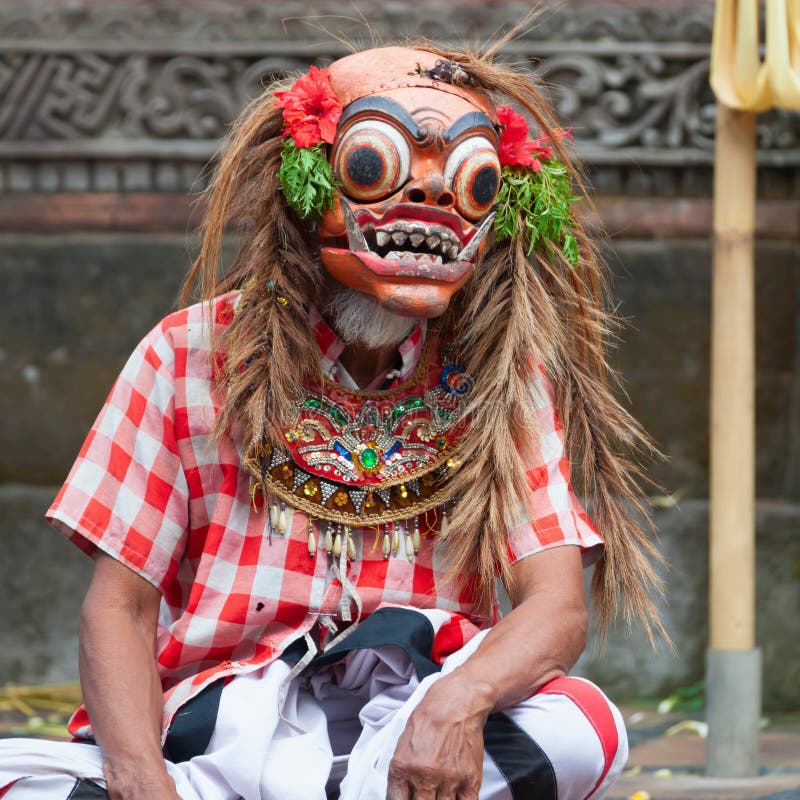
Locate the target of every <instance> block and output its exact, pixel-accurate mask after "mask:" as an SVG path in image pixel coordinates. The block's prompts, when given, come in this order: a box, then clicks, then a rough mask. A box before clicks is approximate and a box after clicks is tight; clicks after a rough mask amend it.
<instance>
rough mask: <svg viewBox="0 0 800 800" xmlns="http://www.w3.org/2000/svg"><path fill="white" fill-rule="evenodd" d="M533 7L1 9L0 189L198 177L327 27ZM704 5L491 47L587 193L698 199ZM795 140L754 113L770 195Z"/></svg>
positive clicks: (708, 129) (190, 181)
mask: <svg viewBox="0 0 800 800" xmlns="http://www.w3.org/2000/svg"><path fill="white" fill-rule="evenodd" d="M529 5H530V4H529V3H519V2H489V3H479V2H474V0H461V2H445V1H444V0H433V2H428V3H425V4H424V9H425V14H424V15H423V14H420V13H419V12H418V11H417V13H414V11H412V10H411V9H414V10H416V9H420V8H422V6H419V5H416V6H415V5H413V4H406V3H389V2H384V3H362V4H361V8H362V11H363V16H364V19H363V20H360V19H355V18H353V16H352V12H351V10H350V9H349V7H347V8H346V10H345V11H344V12H343V10H342V9H343V5H342V4H341V3H339V2H332V0H322V1H321V2H316V3H314V4H313V5H312V7H311V8H310V7H309V3H307V2H298V1H297V0H287V2H281V3H264V2H260V3H253V2H242V3H224V2H216V3H208V2H186V0H184V1H183V2H181V1H180V0H173V1H172V2H169V3H167V2H148V3H134V2H127V3H119V2H110V3H99V2H82V3H81V2H78V3H70V4H66V3H50V2H44V3H42V2H39V3H13V2H11V3H6V4H3V6H2V7H0V191H2V192H6V193H20V192H32V191H33V192H44V193H48V192H141V191H145V192H150V191H153V192H186V191H190V190H192V189H195V190H196V189H199V188H202V185H203V178H202V177H200V176H201V172H202V167H203V165H204V164H205V163H206V162H208V160H209V159H211V158H212V157H213V155H214V153H215V151H216V149H217V147H218V140H219V138H220V137H221V136H222V135H223V134H224V132H225V130H226V128H227V126H228V124H229V123H230V121H231V120H232V119H233V118H234V117H235V116H236V114H237V113H238V111H239V110H240V109H241V108H242V107H243V106H244V104H245V103H246V102H247V101H248V100H249V99H250V98H252V97H254V96H255V95H257V94H258V92H259V91H260V89H261V88H262V86H263V85H264V83H266V82H268V81H270V80H271V79H272V78H274V77H275V76H278V75H283V74H285V73H287V72H291V71H293V70H304V69H305V68H306V67H307V65H308V64H309V63H317V64H320V65H323V64H325V63H328V62H329V61H330V60H331V59H333V58H335V57H337V56H339V55H341V54H342V53H344V52H346V47H345V44H344V43H343V42H342V41H339V39H348V40H350V41H354V42H358V43H362V44H363V43H366V42H368V41H369V40H370V37H373V38H374V39H376V40H378V41H392V40H397V39H399V38H400V37H402V36H404V35H410V36H418V35H420V34H425V35H427V36H430V37H432V38H435V39H438V40H442V41H453V42H459V41H463V40H465V39H466V40H467V41H486V40H487V39H489V38H490V37H491V36H492V34H493V33H494V32H495V31H497V29H498V28H499V27H500V26H502V25H504V24H509V23H513V22H514V21H516V20H519V19H520V18H521V17H522V16H523V15H524V13H525V11H526V10H527V9H528V8H529ZM712 12H713V4H711V3H709V2H696V1H695V2H691V3H677V4H657V5H649V6H631V5H611V4H602V3H591V4H575V3H573V4H568V5H565V6H561V7H557V8H555V9H547V8H545V10H544V12H543V13H542V15H541V17H540V19H539V20H538V21H537V23H536V24H535V26H534V27H533V28H532V29H531V30H530V31H529V32H528V33H526V34H525V35H524V36H522V37H520V38H519V39H517V40H515V41H513V42H512V43H511V44H509V45H508V46H507V47H506V48H505V49H504V50H503V58H507V59H510V60H514V61H525V62H527V63H528V64H529V65H530V67H531V69H532V70H533V71H534V72H536V73H537V74H538V75H539V77H540V78H541V80H542V81H543V82H544V84H545V85H546V86H547V87H549V89H548V90H549V92H550V95H551V97H552V99H553V101H554V103H555V105H556V108H557V110H558V112H559V114H560V115H561V117H562V118H563V121H564V124H565V125H572V126H574V132H575V138H576V143H577V148H578V151H579V153H580V155H581V156H583V157H584V159H585V160H586V161H587V163H588V164H589V166H590V169H591V172H592V178H593V182H594V184H595V187H596V189H597V190H598V191H600V192H601V193H605V194H617V193H625V194H634V195H662V196H698V195H706V194H708V193H709V185H710V184H709V181H710V164H711V160H712V147H713V129H714V102H713V96H712V94H711V92H710V89H709V88H708V81H707V73H708V55H709V43H710V38H711V23H712ZM310 13H313V14H314V16H313V17H310V16H309V14H310ZM367 23H368V25H369V28H367ZM320 26H324V27H325V28H327V30H328V31H330V32H332V33H333V34H335V35H336V36H337V37H338V39H337V38H334V36H332V35H330V34H328V33H324V32H323V31H321V30H320ZM799 140H800V124H798V121H797V117H796V116H792V115H786V114H774V115H772V116H769V117H764V118H763V120H762V123H761V125H760V128H759V144H760V148H761V156H760V158H761V164H762V165H763V171H764V173H765V179H764V180H763V181H762V186H763V188H764V191H765V192H766V193H767V194H770V195H772V196H777V197H791V196H796V195H797V194H798V193H800V185H798V181H797V180H796V179H795V178H794V172H795V170H794V168H795V167H796V166H797V165H798V164H799V163H800V151H799V150H798V148H797V144H798V141H799ZM787 168H791V169H787Z"/></svg>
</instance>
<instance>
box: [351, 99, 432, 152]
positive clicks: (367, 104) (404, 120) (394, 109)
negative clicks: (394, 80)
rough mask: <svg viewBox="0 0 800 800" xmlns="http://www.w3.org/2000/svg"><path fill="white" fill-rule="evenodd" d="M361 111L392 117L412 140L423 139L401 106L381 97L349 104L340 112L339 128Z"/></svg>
mask: <svg viewBox="0 0 800 800" xmlns="http://www.w3.org/2000/svg"><path fill="white" fill-rule="evenodd" d="M363 111H378V112H379V113H381V114H386V115H387V116H389V117H392V118H393V119H394V120H395V121H396V122H399V123H400V124H401V125H402V126H403V127H404V128H405V129H406V130H407V131H408V132H409V134H410V135H411V137H412V138H413V139H417V140H418V141H422V140H423V139H424V138H425V135H424V134H423V132H422V131H421V130H420V127H419V125H418V124H417V123H416V121H415V120H414V118H413V117H412V116H411V114H409V113H408V111H406V110H405V109H404V108H403V106H401V105H400V104H399V103H395V101H394V100H390V99H389V98H388V97H381V96H380V95H372V96H370V97H362V98H360V99H358V100H354V101H353V102H352V103H350V104H349V105H348V106H347V108H345V110H344V111H343V112H342V117H341V119H340V120H339V127H341V126H342V125H344V123H345V122H347V121H348V120H349V119H351V118H352V117H354V116H355V115H356V114H360V113H361V112H363Z"/></svg>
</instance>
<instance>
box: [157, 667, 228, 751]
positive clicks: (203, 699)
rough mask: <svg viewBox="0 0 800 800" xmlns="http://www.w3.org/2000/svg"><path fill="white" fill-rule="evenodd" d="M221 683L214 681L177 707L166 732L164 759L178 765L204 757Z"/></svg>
mask: <svg viewBox="0 0 800 800" xmlns="http://www.w3.org/2000/svg"><path fill="white" fill-rule="evenodd" d="M225 683H226V681H225V679H224V678H223V679H221V680H218V681H215V682H214V683H212V684H211V686H206V688H205V689H203V691H202V692H200V693H199V694H197V695H195V696H194V697H193V698H192V699H191V700H189V701H188V702H187V703H186V704H185V705H183V706H181V708H180V710H179V711H178V713H177V714H176V715H175V718H174V719H173V720H172V724H171V725H170V726H169V731H167V738H166V740H165V742H164V757H165V758H167V759H169V760H170V761H172V762H173V763H175V764H179V763H181V762H182V761H189V759H191V758H194V757H195V756H199V755H202V754H203V753H205V751H206V748H207V747H208V743H209V742H210V741H211V735H212V734H213V733H214V726H215V725H216V724H217V712H218V711H219V701H220V698H221V697H222V687H223V686H224V685H225Z"/></svg>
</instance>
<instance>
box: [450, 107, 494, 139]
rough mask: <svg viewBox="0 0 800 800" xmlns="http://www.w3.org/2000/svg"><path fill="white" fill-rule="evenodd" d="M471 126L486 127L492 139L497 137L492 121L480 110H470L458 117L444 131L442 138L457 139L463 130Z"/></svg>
mask: <svg viewBox="0 0 800 800" xmlns="http://www.w3.org/2000/svg"><path fill="white" fill-rule="evenodd" d="M471 128H486V129H487V130H488V131H489V132H491V134H492V139H496V138H497V130H496V129H495V127H494V125H493V124H492V121H491V120H490V119H489V117H487V116H486V114H484V113H483V112H482V111H470V112H469V113H468V114H464V116H463V117H459V118H458V119H457V120H456V121H455V122H454V123H453V124H452V125H451V126H450V127H449V128H448V129H447V130H446V131H445V132H444V140H445V141H446V142H452V141H453V139H457V138H458V137H459V136H461V134H462V133H464V132H465V131H468V130H470V129H471Z"/></svg>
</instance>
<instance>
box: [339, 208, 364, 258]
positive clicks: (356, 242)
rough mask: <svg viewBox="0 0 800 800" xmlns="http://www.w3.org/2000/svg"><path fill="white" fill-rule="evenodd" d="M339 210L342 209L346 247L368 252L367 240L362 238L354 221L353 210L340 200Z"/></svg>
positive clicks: (356, 222) (359, 229)
mask: <svg viewBox="0 0 800 800" xmlns="http://www.w3.org/2000/svg"><path fill="white" fill-rule="evenodd" d="M340 203H341V208H342V219H343V220H344V226H345V228H346V229H347V246H348V247H349V248H350V250H355V251H358V250H366V251H367V252H369V245H368V244H367V240H366V239H365V238H364V234H363V232H362V230H361V228H360V226H359V224H358V221H357V220H356V215H355V214H354V213H353V209H352V208H350V206H349V205H348V204H347V202H346V201H345V200H341V201H340Z"/></svg>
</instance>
